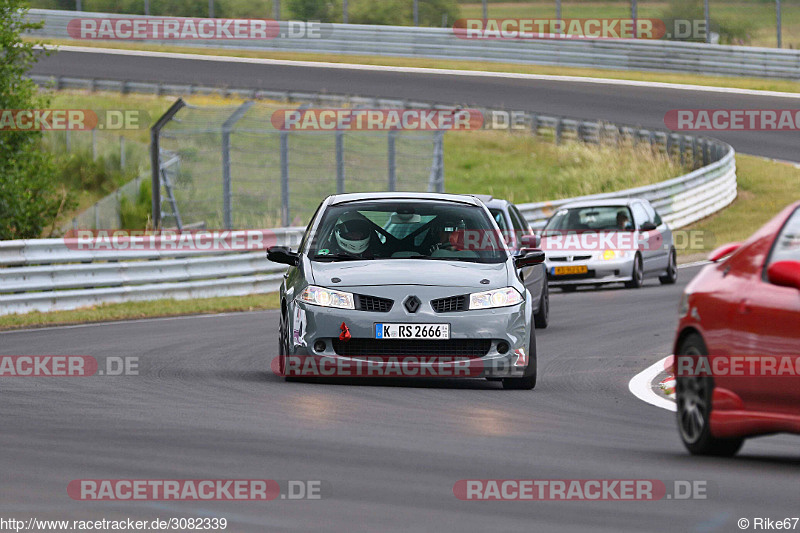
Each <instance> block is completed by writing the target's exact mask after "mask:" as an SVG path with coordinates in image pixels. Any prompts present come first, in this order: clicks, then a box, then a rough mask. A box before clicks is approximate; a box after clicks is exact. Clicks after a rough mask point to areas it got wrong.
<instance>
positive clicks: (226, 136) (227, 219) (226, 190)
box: [222, 101, 253, 229]
mask: <svg viewBox="0 0 800 533" xmlns="http://www.w3.org/2000/svg"><path fill="white" fill-rule="evenodd" d="M252 105H253V102H252V101H249V102H245V103H243V104H242V105H240V106H239V107H237V108H236V111H234V112H233V113H231V116H229V117H228V118H227V119H226V120H225V122H224V123H223V124H222V224H223V226H224V227H225V229H233V210H232V205H231V203H232V201H231V196H232V193H231V132H232V131H233V127H234V125H236V123H237V122H238V121H239V119H240V118H242V116H244V114H245V113H247V110H248V109H250V107H251V106H252Z"/></svg>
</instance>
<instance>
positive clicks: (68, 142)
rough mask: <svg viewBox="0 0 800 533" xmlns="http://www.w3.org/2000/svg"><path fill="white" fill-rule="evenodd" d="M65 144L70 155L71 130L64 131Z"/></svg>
mask: <svg viewBox="0 0 800 533" xmlns="http://www.w3.org/2000/svg"><path fill="white" fill-rule="evenodd" d="M64 144H65V145H66V148H67V153H70V151H71V148H72V146H71V143H70V140H69V130H64Z"/></svg>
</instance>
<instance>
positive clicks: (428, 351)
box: [332, 338, 492, 357]
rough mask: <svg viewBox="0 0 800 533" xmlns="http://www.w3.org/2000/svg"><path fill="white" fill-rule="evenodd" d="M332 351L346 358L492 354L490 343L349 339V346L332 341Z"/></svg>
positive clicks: (478, 355)
mask: <svg viewBox="0 0 800 533" xmlns="http://www.w3.org/2000/svg"><path fill="white" fill-rule="evenodd" d="M332 342H333V350H334V351H335V352H336V354H337V355H344V356H347V357H358V356H370V355H395V356H401V355H446V356H455V357H458V356H461V357H483V356H484V355H486V354H487V353H489V348H491V347H492V341H491V340H489V339H450V340H401V339H385V340H384V339H363V338H361V339H350V340H349V341H347V342H344V341H341V340H339V339H336V338H335V339H333V341H332Z"/></svg>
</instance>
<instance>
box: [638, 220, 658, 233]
mask: <svg viewBox="0 0 800 533" xmlns="http://www.w3.org/2000/svg"><path fill="white" fill-rule="evenodd" d="M656 228H658V226H656V225H655V224H653V223H652V222H650V221H649V220H648V221H647V222H645V223H644V224H642V227H641V228H640V229H641V230H642V231H653V230H654V229H656Z"/></svg>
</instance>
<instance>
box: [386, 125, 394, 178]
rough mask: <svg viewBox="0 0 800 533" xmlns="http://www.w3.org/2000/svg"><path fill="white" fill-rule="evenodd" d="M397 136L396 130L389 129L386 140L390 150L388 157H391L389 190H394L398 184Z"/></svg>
mask: <svg viewBox="0 0 800 533" xmlns="http://www.w3.org/2000/svg"><path fill="white" fill-rule="evenodd" d="M396 137H397V132H396V131H395V130H389V133H388V134H387V135H386V140H387V143H388V146H387V152H388V159H389V182H388V184H387V186H388V189H387V190H388V191H389V192H393V191H394V190H395V187H396V186H397V174H396V172H397V165H396V162H395V157H396V154H395V141H396Z"/></svg>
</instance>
